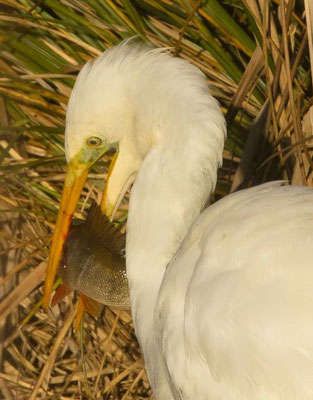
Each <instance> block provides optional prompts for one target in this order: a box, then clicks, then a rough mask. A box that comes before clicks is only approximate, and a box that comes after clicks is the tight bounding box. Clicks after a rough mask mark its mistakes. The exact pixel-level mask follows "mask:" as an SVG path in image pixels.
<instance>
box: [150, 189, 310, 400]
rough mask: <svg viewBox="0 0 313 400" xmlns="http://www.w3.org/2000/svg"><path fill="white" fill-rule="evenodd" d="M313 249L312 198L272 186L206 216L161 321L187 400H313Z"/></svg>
mask: <svg viewBox="0 0 313 400" xmlns="http://www.w3.org/2000/svg"><path fill="white" fill-rule="evenodd" d="M312 242H313V190H312V189H311V188H307V187H295V186H282V183H281V182H278V183H277V182H276V183H270V184H265V185H261V186H258V187H256V188H253V189H248V190H244V191H241V192H237V193H235V194H233V195H230V196H228V197H226V198H225V199H223V200H221V201H219V202H218V203H216V204H215V205H213V206H211V207H209V208H208V209H207V210H206V211H205V212H204V213H202V214H201V216H200V217H199V218H198V219H197V221H196V222H195V223H194V225H193V227H192V229H191V230H190V232H189V233H188V235H187V237H186V239H185V241H184V243H183V245H182V247H181V248H180V250H179V251H178V253H177V254H176V256H175V257H174V260H173V261H172V262H171V264H170V265H169V267H168V269H167V272H166V275H165V277H164V280H163V283H162V288H161V291H160V295H159V301H158V306H157V312H156V315H157V316H158V317H159V321H161V323H160V325H161V328H160V329H161V332H162V342H161V344H160V346H161V348H162V350H161V353H162V362H163V367H164V368H166V370H167V371H168V376H169V377H170V380H171V384H172V386H175V387H176V389H175V390H177V386H176V384H180V385H183V387H181V388H179V391H181V393H184V396H185V397H183V398H187V399H189V398H190V399H194V398H197V399H207V398H214V399H221V400H222V399H226V398H227V399H234V400H235V399H236V400H237V399H238V400H239V399H240V400H246V399H247V400H248V399H250V400H251V399H253V400H254V399H260V400H261V399H265V398H266V399H286V400H287V399H288V400H289V399H295V398H299V399H301V400H302V399H309V398H311V399H312V398H313V392H312V391H313V382H312V381H313V373H312V371H313V243H312ZM165 310H167V312H164V311H165ZM182 377H184V379H182ZM177 398H179V397H177Z"/></svg>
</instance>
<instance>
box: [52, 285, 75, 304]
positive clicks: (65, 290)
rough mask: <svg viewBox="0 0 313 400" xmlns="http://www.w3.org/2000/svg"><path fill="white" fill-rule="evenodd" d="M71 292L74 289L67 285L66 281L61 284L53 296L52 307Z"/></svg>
mask: <svg viewBox="0 0 313 400" xmlns="http://www.w3.org/2000/svg"><path fill="white" fill-rule="evenodd" d="M71 293H72V289H71V288H70V287H69V286H67V285H65V284H64V283H63V284H62V285H60V286H59V287H58V288H57V290H56V292H55V293H54V296H53V297H52V300H51V307H54V306H56V305H57V304H58V303H60V301H61V300H63V299H64V298H65V297H66V296H68V295H69V294H71Z"/></svg>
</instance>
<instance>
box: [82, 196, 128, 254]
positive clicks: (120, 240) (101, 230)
mask: <svg viewBox="0 0 313 400" xmlns="http://www.w3.org/2000/svg"><path fill="white" fill-rule="evenodd" d="M84 229H86V230H87V232H88V235H89V237H91V238H92V239H93V240H95V241H97V242H99V243H101V244H102V245H103V246H104V247H106V248H107V249H108V250H109V251H111V252H112V253H114V254H117V255H122V253H123V252H124V249H125V244H126V235H125V234H122V233H121V232H120V231H119V230H118V229H117V228H115V226H114V224H113V223H112V222H110V220H109V219H108V218H107V216H106V215H104V214H102V212H101V209H100V207H99V206H98V205H97V203H96V202H93V203H92V205H91V207H90V209H89V212H88V215H87V218H86V221H85V223H84Z"/></svg>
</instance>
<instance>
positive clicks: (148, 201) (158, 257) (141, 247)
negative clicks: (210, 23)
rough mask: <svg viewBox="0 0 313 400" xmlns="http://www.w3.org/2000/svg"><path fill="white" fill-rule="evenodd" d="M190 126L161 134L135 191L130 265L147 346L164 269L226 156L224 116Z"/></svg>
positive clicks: (135, 309) (138, 325) (139, 329)
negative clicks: (197, 126) (199, 126)
mask: <svg viewBox="0 0 313 400" xmlns="http://www.w3.org/2000/svg"><path fill="white" fill-rule="evenodd" d="M189 123H190V126H191V125H192V121H189ZM174 125H175V124H173V125H171V126H174ZM186 126H187V124H184V126H183V127H181V130H180V136H177V138H180V139H179V140H178V139H177V140H173V136H174V135H173V132H171V134H170V135H168V136H167V135H162V140H161V141H160V142H159V143H157V144H156V145H155V146H154V147H153V148H151V150H150V151H149V153H148V154H147V155H146V157H145V159H144V160H143V163H142V165H141V167H140V169H139V171H138V175H137V178H136V181H135V183H134V185H133V188H132V191H131V198H130V204H129V215H128V225H127V245H126V260H127V261H126V269H127V277H128V282H129V287H130V299H131V309H132V314H133V320H134V325H135V329H136V334H137V337H138V339H139V341H140V344H141V346H142V348H143V350H144V348H145V342H146V341H147V340H148V338H149V337H150V339H151V335H152V336H153V332H154V328H153V315H154V310H155V306H156V302H157V297H158V293H159V289H160V286H161V284H162V280H163V277H164V273H165V270H166V267H167V265H168V263H169V262H170V261H171V260H172V258H173V256H174V254H175V253H176V251H177V250H178V248H179V246H180V244H181V243H182V241H183V239H184V237H185V236H186V233H187V232H188V230H189V228H190V226H191V224H192V223H193V221H194V220H195V219H196V218H197V216H198V215H199V213H200V212H201V210H202V209H203V207H204V206H205V204H206V203H207V201H208V199H209V196H210V194H211V193H212V191H213V190H214V187H215V184H216V176H217V168H218V166H219V164H220V161H221V157H222V149H223V144H224V124H223V121H222V119H221V124H220V125H218V124H217V125H214V124H212V126H211V132H210V130H209V131H207V130H206V129H204V128H203V129H202V130H201V129H199V131H198V132H197V135H193V134H191V133H190V132H187V130H186ZM212 127H213V129H212ZM178 128H179V127H178ZM164 138H169V139H168V140H166V139H164Z"/></svg>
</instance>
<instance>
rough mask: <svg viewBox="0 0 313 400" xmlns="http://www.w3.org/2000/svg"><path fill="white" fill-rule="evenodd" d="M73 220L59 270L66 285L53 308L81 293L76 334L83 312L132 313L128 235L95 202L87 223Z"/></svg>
mask: <svg viewBox="0 0 313 400" xmlns="http://www.w3.org/2000/svg"><path fill="white" fill-rule="evenodd" d="M74 222H75V221H73V223H72V225H71V228H70V232H69V235H68V238H67V240H66V242H65V244H64V246H63V252H62V258H61V262H60V265H59V269H58V275H60V276H61V278H62V281H63V284H62V285H61V286H59V287H58V289H57V290H56V292H55V294H54V296H53V298H52V301H51V306H52V307H53V306H54V305H56V304H57V303H59V302H60V301H61V300H62V299H63V298H64V297H66V296H68V295H69V294H70V293H72V291H76V292H78V293H79V300H78V312H77V316H76V322H75V330H76V331H77V330H78V328H79V326H80V323H81V317H82V315H83V312H84V310H86V311H87V312H88V313H89V314H91V315H92V316H94V317H97V316H99V314H100V313H101V310H102V308H103V305H107V306H111V307H113V308H116V309H122V310H129V309H130V303H129V292H128V282H127V278H126V265H125V256H124V250H125V234H122V233H121V232H120V231H119V230H118V229H116V228H115V226H114V225H113V224H112V223H111V222H110V221H109V219H108V218H107V217H106V216H105V215H103V214H102V213H101V210H100V207H99V206H97V205H96V203H93V205H92V206H91V208H90V210H89V212H88V215H87V219H86V221H83V222H82V221H79V222H78V223H77V224H76V225H75V224H74Z"/></svg>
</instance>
